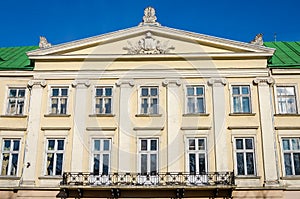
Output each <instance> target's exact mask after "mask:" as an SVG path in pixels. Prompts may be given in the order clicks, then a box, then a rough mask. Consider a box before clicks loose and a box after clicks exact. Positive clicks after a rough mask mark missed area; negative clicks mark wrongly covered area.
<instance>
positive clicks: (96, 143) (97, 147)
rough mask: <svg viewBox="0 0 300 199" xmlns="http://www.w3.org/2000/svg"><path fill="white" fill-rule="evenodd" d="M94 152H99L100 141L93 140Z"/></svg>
mask: <svg viewBox="0 0 300 199" xmlns="http://www.w3.org/2000/svg"><path fill="white" fill-rule="evenodd" d="M94 150H95V151H100V140H94Z"/></svg>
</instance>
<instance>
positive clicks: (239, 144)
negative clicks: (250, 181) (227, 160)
mask: <svg viewBox="0 0 300 199" xmlns="http://www.w3.org/2000/svg"><path fill="white" fill-rule="evenodd" d="M235 158H236V162H235V163H236V171H237V175H256V173H255V153H254V142H253V138H236V139H235Z"/></svg>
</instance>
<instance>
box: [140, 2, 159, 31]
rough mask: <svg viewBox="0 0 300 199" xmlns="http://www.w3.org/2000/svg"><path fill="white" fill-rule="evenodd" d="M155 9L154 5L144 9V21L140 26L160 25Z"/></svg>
mask: <svg viewBox="0 0 300 199" xmlns="http://www.w3.org/2000/svg"><path fill="white" fill-rule="evenodd" d="M156 19H157V18H156V16H155V9H154V8H152V7H150V6H149V7H147V8H145V10H144V16H143V22H141V23H140V24H139V26H144V25H154V26H160V23H158V22H156Z"/></svg>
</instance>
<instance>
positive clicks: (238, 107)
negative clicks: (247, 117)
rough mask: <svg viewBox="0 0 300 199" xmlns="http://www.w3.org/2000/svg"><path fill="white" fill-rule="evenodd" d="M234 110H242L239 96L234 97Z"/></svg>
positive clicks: (237, 111)
mask: <svg viewBox="0 0 300 199" xmlns="http://www.w3.org/2000/svg"><path fill="white" fill-rule="evenodd" d="M233 111H234V112H235V113H239V112H241V111H242V110H241V103H240V98H239V97H233Z"/></svg>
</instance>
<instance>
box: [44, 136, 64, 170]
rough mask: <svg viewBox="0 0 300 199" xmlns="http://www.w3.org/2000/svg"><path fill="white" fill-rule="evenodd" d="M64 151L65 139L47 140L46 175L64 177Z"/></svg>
mask: <svg viewBox="0 0 300 199" xmlns="http://www.w3.org/2000/svg"><path fill="white" fill-rule="evenodd" d="M64 150H65V140H64V139H47V146H46V175H50V176H54V175H62V171H63V160H64Z"/></svg>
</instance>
